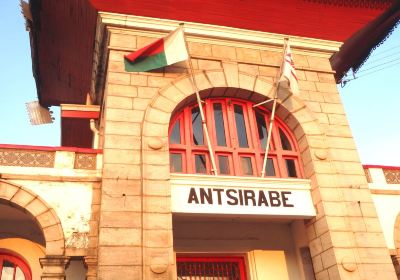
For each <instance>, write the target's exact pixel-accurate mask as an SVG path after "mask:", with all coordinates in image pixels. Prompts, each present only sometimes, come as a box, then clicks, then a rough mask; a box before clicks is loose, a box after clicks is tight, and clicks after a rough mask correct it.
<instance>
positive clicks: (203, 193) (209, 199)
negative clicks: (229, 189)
mask: <svg viewBox="0 0 400 280" xmlns="http://www.w3.org/2000/svg"><path fill="white" fill-rule="evenodd" d="M204 199H205V200H207V203H208V204H213V197H212V192H211V189H207V192H206V191H205V190H204V189H203V188H200V201H201V204H204Z"/></svg>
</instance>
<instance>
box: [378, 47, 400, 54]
mask: <svg viewBox="0 0 400 280" xmlns="http://www.w3.org/2000/svg"><path fill="white" fill-rule="evenodd" d="M396 48H400V46H394V47H391V48H389V49H387V50H384V51H381V52H378V53H373V52H372V55H373V56H374V57H376V56H380V55H382V54H384V53H387V52H389V51H391V50H393V49H396Z"/></svg>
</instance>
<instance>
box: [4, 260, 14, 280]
mask: <svg viewBox="0 0 400 280" xmlns="http://www.w3.org/2000/svg"><path fill="white" fill-rule="evenodd" d="M13 278H14V264H13V263H11V262H8V261H4V262H3V269H2V271H1V280H13Z"/></svg>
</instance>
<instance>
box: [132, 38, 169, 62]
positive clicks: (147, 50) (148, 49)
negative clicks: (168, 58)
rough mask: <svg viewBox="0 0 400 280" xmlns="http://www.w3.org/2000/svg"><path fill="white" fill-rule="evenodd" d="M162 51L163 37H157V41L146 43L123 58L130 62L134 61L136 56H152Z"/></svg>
mask: <svg viewBox="0 0 400 280" xmlns="http://www.w3.org/2000/svg"><path fill="white" fill-rule="evenodd" d="M163 51H164V38H161V39H158V40H157V41H155V42H153V43H151V44H150V45H147V46H145V47H143V48H141V49H139V50H137V51H135V52H132V53H130V54H127V55H125V58H126V59H127V60H128V61H130V62H135V60H136V59H138V58H143V59H144V58H146V57H148V56H153V55H156V54H159V53H162V52H163Z"/></svg>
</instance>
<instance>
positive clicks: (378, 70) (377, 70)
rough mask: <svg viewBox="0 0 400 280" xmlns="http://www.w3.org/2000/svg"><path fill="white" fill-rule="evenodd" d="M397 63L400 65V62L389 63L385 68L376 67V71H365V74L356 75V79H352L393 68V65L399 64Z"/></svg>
mask: <svg viewBox="0 0 400 280" xmlns="http://www.w3.org/2000/svg"><path fill="white" fill-rule="evenodd" d="M397 65H400V63H395V64H392V65H389V66H386V67H383V68H380V69H376V70H375V71H371V72H369V73H365V74H364V75H361V76H358V77H356V78H354V79H352V80H355V79H359V78H362V77H365V76H368V75H371V74H374V73H376V72H380V71H382V70H386V69H388V68H391V67H393V66H397Z"/></svg>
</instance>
